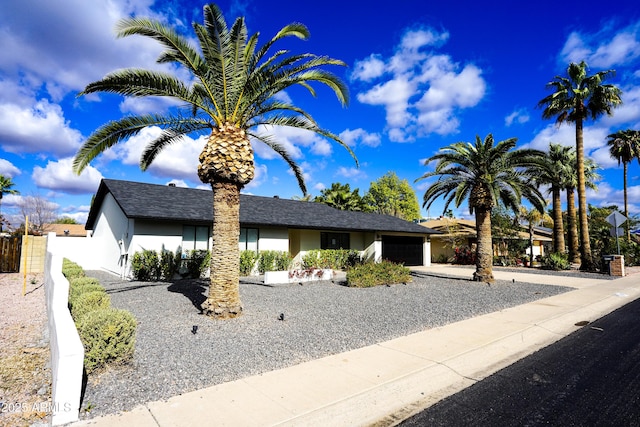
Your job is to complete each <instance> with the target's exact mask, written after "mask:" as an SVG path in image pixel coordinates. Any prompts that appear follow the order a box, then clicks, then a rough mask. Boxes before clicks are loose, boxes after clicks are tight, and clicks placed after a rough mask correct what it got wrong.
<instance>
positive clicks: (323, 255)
mask: <svg viewBox="0 0 640 427" xmlns="http://www.w3.org/2000/svg"><path fill="white" fill-rule="evenodd" d="M361 262H362V260H361V257H360V253H359V252H358V251H356V250H353V249H322V250H318V249H314V250H311V251H309V252H307V253H306V254H304V255H303V256H302V267H303V268H305V269H308V268H331V269H334V270H346V269H347V268H349V267H353V266H355V265H357V264H360V263H361Z"/></svg>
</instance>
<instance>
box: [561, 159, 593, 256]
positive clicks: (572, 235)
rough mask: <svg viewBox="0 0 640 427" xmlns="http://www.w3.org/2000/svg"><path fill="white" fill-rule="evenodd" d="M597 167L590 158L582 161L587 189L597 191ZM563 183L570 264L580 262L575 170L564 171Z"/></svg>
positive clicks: (571, 168) (573, 163) (576, 174)
mask: <svg viewBox="0 0 640 427" xmlns="http://www.w3.org/2000/svg"><path fill="white" fill-rule="evenodd" d="M575 155H576V153H575V151H574V150H572V152H571V156H572V160H570V161H569V163H568V164H570V165H575V163H576V162H575ZM598 169H599V168H598V165H597V164H596V162H594V161H593V160H592V159H590V158H586V159H584V181H585V185H586V187H587V188H590V189H592V190H595V189H597V188H598V187H597V185H596V181H598V180H599V179H600V174H599V173H598V172H597V170H598ZM566 172H567V174H566V175H565V183H564V185H563V187H564V189H565V190H566V194H567V240H568V244H567V246H568V247H569V261H570V262H572V263H576V264H577V263H579V262H580V243H579V241H578V221H577V218H576V198H575V190H576V187H577V186H578V173H577V171H576V169H575V168H573V167H570V168H567V169H566Z"/></svg>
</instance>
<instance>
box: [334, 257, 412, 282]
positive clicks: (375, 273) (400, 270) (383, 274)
mask: <svg viewBox="0 0 640 427" xmlns="http://www.w3.org/2000/svg"><path fill="white" fill-rule="evenodd" d="M410 273H411V271H410V270H409V269H408V268H407V267H405V266H404V265H402V264H396V263H394V262H391V261H386V260H385V261H382V262H378V263H374V262H367V263H365V264H361V265H357V266H355V267H352V268H350V269H349V270H348V271H347V286H350V287H356V288H368V287H371V286H380V285H392V284H398V283H408V282H411V274H410Z"/></svg>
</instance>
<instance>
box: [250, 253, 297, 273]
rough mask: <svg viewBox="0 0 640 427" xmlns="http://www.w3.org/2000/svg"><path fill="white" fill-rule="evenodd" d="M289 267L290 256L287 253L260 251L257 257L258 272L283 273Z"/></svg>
mask: <svg viewBox="0 0 640 427" xmlns="http://www.w3.org/2000/svg"><path fill="white" fill-rule="evenodd" d="M290 266H291V256H290V255H289V253H288V252H281V251H260V254H259V255H258V271H259V272H260V274H264V272H265V271H285V270H288V269H289V267H290Z"/></svg>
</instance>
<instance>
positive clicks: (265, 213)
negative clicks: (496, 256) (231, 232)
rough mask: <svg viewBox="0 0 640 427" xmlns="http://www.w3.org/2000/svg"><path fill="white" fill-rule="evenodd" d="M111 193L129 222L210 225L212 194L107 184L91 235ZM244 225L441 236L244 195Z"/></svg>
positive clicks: (384, 220) (374, 218) (403, 224)
mask: <svg viewBox="0 0 640 427" xmlns="http://www.w3.org/2000/svg"><path fill="white" fill-rule="evenodd" d="M108 193H111V194H112V195H113V197H114V199H115V201H116V203H117V204H118V205H119V206H120V208H121V209H122V211H123V212H124V214H125V215H126V216H127V217H128V218H136V219H148V220H158V221H176V222H193V223H211V222H212V221H213V209H212V204H213V193H212V192H211V191H210V190H200V189H195V188H183V187H172V186H165V185H157V184H145V183H140V182H132V181H120V180H113V179H103V180H102V182H101V183H100V187H99V188H98V192H97V193H96V197H95V200H94V202H93V205H92V206H91V210H90V211H89V216H88V218H87V223H86V225H85V228H86V229H87V230H91V229H93V227H94V223H95V221H96V220H97V215H98V211H99V208H100V205H101V204H102V201H103V200H104V197H105V196H106V195H107V194H108ZM240 224H242V225H243V226H251V225H254V226H284V227H289V228H300V229H303V228H306V229H323V230H350V231H382V232H406V233H417V234H423V235H424V234H434V233H438V232H437V231H435V230H431V229H430V228H426V227H423V226H422V225H420V224H416V223H413V222H410V221H405V220H403V219H400V218H396V217H393V216H390V215H380V214H374V213H364V212H352V211H341V210H338V209H335V208H332V207H330V206H327V205H325V204H321V203H314V202H303V201H298V200H289V199H280V198H274V197H260V196H250V195H246V194H241V195H240Z"/></svg>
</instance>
